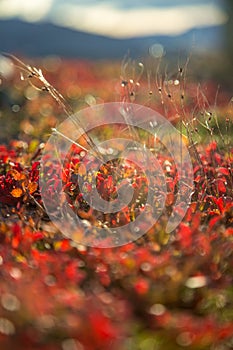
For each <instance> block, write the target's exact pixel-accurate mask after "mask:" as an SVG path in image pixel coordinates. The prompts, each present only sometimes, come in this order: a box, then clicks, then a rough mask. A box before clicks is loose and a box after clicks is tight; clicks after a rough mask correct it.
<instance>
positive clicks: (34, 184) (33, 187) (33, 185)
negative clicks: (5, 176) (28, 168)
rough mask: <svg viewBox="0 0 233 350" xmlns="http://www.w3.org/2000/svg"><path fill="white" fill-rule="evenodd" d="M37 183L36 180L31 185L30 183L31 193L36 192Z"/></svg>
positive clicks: (29, 189)
mask: <svg viewBox="0 0 233 350" xmlns="http://www.w3.org/2000/svg"><path fill="white" fill-rule="evenodd" d="M37 187H38V185H37V183H36V182H31V183H30V184H29V185H28V191H29V193H30V194H32V193H34V192H35V191H36V190H37Z"/></svg>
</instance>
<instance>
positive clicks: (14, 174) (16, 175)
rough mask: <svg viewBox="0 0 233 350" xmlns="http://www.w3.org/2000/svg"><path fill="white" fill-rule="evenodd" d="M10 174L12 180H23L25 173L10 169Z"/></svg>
mask: <svg viewBox="0 0 233 350" xmlns="http://www.w3.org/2000/svg"><path fill="white" fill-rule="evenodd" d="M10 174H11V176H12V177H13V179H14V180H16V181H19V180H24V179H25V177H26V176H25V174H22V173H20V172H19V171H17V170H15V169H12V170H10Z"/></svg>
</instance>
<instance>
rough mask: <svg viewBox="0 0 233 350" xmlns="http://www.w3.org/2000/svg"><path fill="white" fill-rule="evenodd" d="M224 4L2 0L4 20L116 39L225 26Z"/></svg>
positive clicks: (152, 0)
mask: <svg viewBox="0 0 233 350" xmlns="http://www.w3.org/2000/svg"><path fill="white" fill-rule="evenodd" d="M220 5H221V2H220V0H204V1H199V0H144V1H143V0H112V1H101V0H100V1H98V0H83V1H82V0H0V19H7V18H8V19H9V18H19V19H21V20H24V21H29V22H37V21H49V22H53V23H55V24H57V25H60V26H63V27H68V28H72V29H76V30H82V31H86V32H90V33H95V34H101V35H105V36H110V37H116V38H126V37H134V36H144V35H147V36H148V35H178V34H182V33H184V32H186V31H187V30H190V29H192V28H200V27H208V26H213V25H221V24H223V23H225V22H226V21H227V15H226V13H224V11H223V9H222V8H221V6H220Z"/></svg>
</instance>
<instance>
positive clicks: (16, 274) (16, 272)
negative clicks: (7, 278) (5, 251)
mask: <svg viewBox="0 0 233 350" xmlns="http://www.w3.org/2000/svg"><path fill="white" fill-rule="evenodd" d="M10 275H11V277H13V278H14V279H16V280H18V279H20V278H21V277H22V272H21V271H20V269H18V268H17V267H13V268H12V269H11V270H10Z"/></svg>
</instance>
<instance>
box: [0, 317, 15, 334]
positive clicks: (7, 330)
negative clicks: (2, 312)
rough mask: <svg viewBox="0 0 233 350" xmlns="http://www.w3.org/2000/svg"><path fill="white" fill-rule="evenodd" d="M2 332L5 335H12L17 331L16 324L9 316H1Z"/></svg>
mask: <svg viewBox="0 0 233 350" xmlns="http://www.w3.org/2000/svg"><path fill="white" fill-rule="evenodd" d="M0 333H2V334H5V335H12V334H14V333H15V326H14V324H13V323H12V322H11V321H9V320H8V319H7V318H0Z"/></svg>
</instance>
